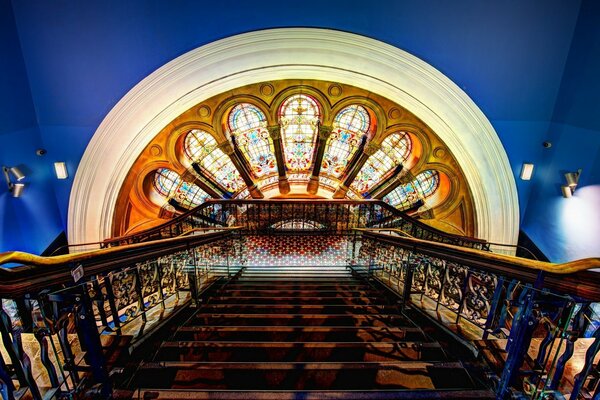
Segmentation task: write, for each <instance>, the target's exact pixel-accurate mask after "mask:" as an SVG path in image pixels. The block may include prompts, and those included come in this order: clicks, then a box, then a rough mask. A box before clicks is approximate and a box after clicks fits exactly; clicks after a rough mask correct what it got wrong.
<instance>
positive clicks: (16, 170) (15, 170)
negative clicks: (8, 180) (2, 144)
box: [10, 167, 25, 181]
mask: <svg viewBox="0 0 600 400" xmlns="http://www.w3.org/2000/svg"><path fill="white" fill-rule="evenodd" d="M10 173H11V174H13V176H14V177H15V179H16V180H18V181H22V180H23V179H25V174H23V172H21V170H20V169H19V168H17V167H12V168H10Z"/></svg>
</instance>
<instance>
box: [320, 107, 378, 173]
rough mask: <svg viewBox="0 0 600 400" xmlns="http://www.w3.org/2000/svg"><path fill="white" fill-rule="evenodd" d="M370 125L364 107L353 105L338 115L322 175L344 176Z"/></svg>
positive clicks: (328, 144) (326, 152)
mask: <svg viewBox="0 0 600 400" xmlns="http://www.w3.org/2000/svg"><path fill="white" fill-rule="evenodd" d="M370 124H371V123H370V118H369V113H368V111H367V109H366V108H364V107H363V106H359V105H351V106H348V107H346V108H344V109H343V110H342V111H340V112H339V113H338V114H337V115H336V117H335V121H334V122H333V131H332V133H331V136H330V137H329V140H328V141H327V146H326V147H325V154H324V155H323V165H322V167H321V168H322V172H321V173H322V174H324V175H329V176H333V177H335V178H338V177H339V176H340V175H342V173H343V172H344V170H345V169H346V165H347V164H348V162H349V161H350V158H352V156H353V155H354V153H356V150H357V149H358V146H359V145H360V142H361V140H362V139H363V137H364V136H365V135H366V134H367V132H368V131H369V126H370Z"/></svg>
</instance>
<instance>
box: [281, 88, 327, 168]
mask: <svg viewBox="0 0 600 400" xmlns="http://www.w3.org/2000/svg"><path fill="white" fill-rule="evenodd" d="M320 115H321V113H320V111H319V105H318V104H317V102H316V100H315V99H313V98H312V97H309V96H306V95H303V94H298V95H295V96H292V97H290V98H288V99H287V100H286V101H285V102H284V103H283V104H282V106H281V109H280V112H279V123H280V124H281V136H282V140H283V148H284V158H285V165H286V166H287V168H288V169H289V170H290V171H306V170H308V169H310V167H311V164H312V157H313V150H314V148H315V141H316V139H317V129H318V122H319V118H320Z"/></svg>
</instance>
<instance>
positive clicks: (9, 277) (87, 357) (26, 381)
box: [0, 228, 243, 400]
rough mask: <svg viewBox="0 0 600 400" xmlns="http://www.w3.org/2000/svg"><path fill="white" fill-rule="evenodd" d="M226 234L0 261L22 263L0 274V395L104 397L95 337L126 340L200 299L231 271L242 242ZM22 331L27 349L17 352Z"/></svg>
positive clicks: (106, 382) (102, 362)
mask: <svg viewBox="0 0 600 400" xmlns="http://www.w3.org/2000/svg"><path fill="white" fill-rule="evenodd" d="M235 231H236V230H235V228H232V229H230V230H228V231H221V232H212V233H204V234H201V235H198V234H196V235H188V236H183V237H178V238H172V239H166V240H162V241H158V242H148V243H143V244H134V245H129V246H123V247H118V248H111V249H103V250H97V251H91V252H85V253H79V254H74V255H66V256H57V257H51V258H44V257H37V256H32V255H27V254H23V253H10V254H3V255H0V266H1V265H2V264H6V263H22V264H25V265H23V266H21V267H16V268H9V269H6V268H0V298H1V299H2V307H0V334H1V337H2V342H3V347H4V349H5V351H4V355H2V354H0V395H1V397H2V398H3V399H6V400H9V399H13V398H15V397H16V398H19V397H20V396H21V395H22V394H23V393H24V392H29V395H30V396H31V398H33V399H36V400H38V399H42V398H62V397H64V398H71V397H69V396H72V395H74V394H78V396H80V397H83V398H88V397H86V396H93V395H94V394H93V393H87V394H85V393H81V391H82V390H89V389H90V388H91V387H92V386H94V385H96V387H97V388H98V390H97V391H98V393H97V394H98V395H99V396H100V397H103V398H108V397H109V396H110V393H111V385H110V379H109V371H108V364H107V360H106V358H105V354H104V352H103V341H105V340H106V339H107V338H115V337H120V336H121V335H128V336H131V337H133V340H134V341H135V340H136V339H138V336H139V337H141V335H142V334H145V333H147V332H148V331H151V330H152V328H153V327H158V326H159V325H160V323H163V322H165V320H166V319H167V318H168V317H170V316H171V315H174V314H175V313H176V312H177V310H179V309H181V308H182V307H184V306H185V305H187V304H188V303H190V302H197V301H199V297H200V295H201V293H202V291H203V290H205V289H206V288H208V287H209V285H210V284H211V283H212V282H214V281H215V280H216V279H220V278H222V277H227V276H230V275H233V274H235V273H237V272H239V269H240V266H241V265H243V258H242V257H243V254H242V251H243V249H242V247H241V246H242V243H243V237H242V236H240V235H239V234H236V232H235ZM102 333H108V334H111V335H101V334H102ZM23 335H30V336H34V337H35V339H36V344H35V345H33V344H32V343H31V341H28V343H29V344H28V346H29V348H27V349H26V348H24V345H23V342H24V341H23ZM32 346H33V347H35V349H32V348H31V347H32ZM34 353H37V354H39V358H36V359H32V358H31V357H30V355H31V354H34ZM13 380H15V381H16V382H18V387H15V385H14V384H13Z"/></svg>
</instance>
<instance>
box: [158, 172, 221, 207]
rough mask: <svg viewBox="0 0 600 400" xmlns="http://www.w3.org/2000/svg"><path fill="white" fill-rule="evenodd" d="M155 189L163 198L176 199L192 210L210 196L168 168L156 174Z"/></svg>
mask: <svg viewBox="0 0 600 400" xmlns="http://www.w3.org/2000/svg"><path fill="white" fill-rule="evenodd" d="M154 187H155V188H156V190H157V191H158V193H159V194H161V195H162V196H163V197H165V198H167V199H175V200H176V201H177V202H178V203H179V204H180V205H181V206H183V207H185V208H188V209H191V208H194V207H197V206H199V205H200V204H202V203H203V202H204V201H206V199H208V198H210V196H209V195H208V194H207V193H206V192H205V191H204V190H202V189H200V188H199V187H198V186H196V185H194V184H193V183H189V182H185V181H183V180H182V179H181V177H180V176H179V174H178V173H177V172H175V171H172V170H170V169H168V168H159V169H158V170H156V173H155V174H154Z"/></svg>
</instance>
